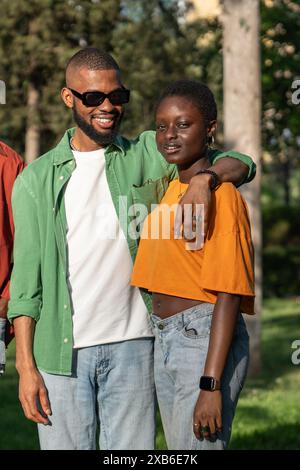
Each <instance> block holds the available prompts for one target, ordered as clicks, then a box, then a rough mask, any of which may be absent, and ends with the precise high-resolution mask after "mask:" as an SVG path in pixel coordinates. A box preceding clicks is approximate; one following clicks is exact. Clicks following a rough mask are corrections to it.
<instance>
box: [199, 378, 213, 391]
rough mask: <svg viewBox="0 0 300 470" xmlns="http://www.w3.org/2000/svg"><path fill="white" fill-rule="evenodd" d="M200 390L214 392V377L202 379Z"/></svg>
mask: <svg viewBox="0 0 300 470" xmlns="http://www.w3.org/2000/svg"><path fill="white" fill-rule="evenodd" d="M200 388H201V389H202V390H213V388H214V379H213V377H201V380H200Z"/></svg>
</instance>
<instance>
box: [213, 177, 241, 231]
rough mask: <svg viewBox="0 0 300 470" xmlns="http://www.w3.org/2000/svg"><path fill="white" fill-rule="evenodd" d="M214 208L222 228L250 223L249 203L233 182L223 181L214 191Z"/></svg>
mask: <svg viewBox="0 0 300 470" xmlns="http://www.w3.org/2000/svg"><path fill="white" fill-rule="evenodd" d="M212 208H213V212H215V214H214V215H215V218H216V220H218V221H219V224H220V225H221V226H222V228H224V226H225V227H227V228H229V227H230V226H235V227H237V226H240V225H241V224H242V225H244V223H246V224H249V214H248V208H247V204H246V202H245V200H244V198H243V196H242V194H241V193H240V191H239V190H238V189H237V188H236V187H235V186H234V185H233V184H232V183H222V184H220V186H218V188H217V189H216V190H215V191H214V193H213V197H212ZM219 224H218V225H219Z"/></svg>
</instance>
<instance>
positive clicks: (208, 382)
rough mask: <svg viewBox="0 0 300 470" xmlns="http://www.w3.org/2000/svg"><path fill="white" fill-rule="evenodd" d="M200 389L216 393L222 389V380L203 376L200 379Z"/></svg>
mask: <svg viewBox="0 0 300 470" xmlns="http://www.w3.org/2000/svg"><path fill="white" fill-rule="evenodd" d="M199 387H200V389H201V390H207V391H209V392H214V391H215V390H220V389H221V384H220V380H217V379H215V378H214V377H209V376H207V375H202V377H201V378H200V384H199Z"/></svg>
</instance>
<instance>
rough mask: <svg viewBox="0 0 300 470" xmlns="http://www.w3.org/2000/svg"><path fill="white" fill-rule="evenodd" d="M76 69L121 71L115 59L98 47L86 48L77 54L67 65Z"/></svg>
mask: <svg viewBox="0 0 300 470" xmlns="http://www.w3.org/2000/svg"><path fill="white" fill-rule="evenodd" d="M69 67H72V68H73V67H74V68H83V67H85V68H87V69H89V70H111V69H113V70H120V67H119V66H118V64H117V62H116V61H115V59H114V58H113V57H112V56H111V55H110V54H108V53H107V52H105V51H102V50H101V49H98V48H96V47H86V48H84V49H81V50H80V51H78V52H76V54H74V55H73V56H72V57H71V59H70V60H69V62H68V64H67V69H68V68H69Z"/></svg>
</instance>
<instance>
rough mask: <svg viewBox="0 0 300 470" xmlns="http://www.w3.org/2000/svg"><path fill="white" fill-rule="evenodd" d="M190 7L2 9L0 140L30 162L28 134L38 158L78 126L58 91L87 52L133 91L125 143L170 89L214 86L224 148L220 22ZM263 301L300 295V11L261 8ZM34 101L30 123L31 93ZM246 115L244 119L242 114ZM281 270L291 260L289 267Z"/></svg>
mask: <svg viewBox="0 0 300 470" xmlns="http://www.w3.org/2000/svg"><path fill="white" fill-rule="evenodd" d="M192 3H193V2H189V1H176V0H140V1H139V2H136V1H133V0H30V1H29V0H23V1H20V0H1V9H2V11H3V12H5V15H1V17H0V78H1V79H2V80H4V81H5V82H6V86H7V105H6V106H1V107H0V122H1V129H0V136H1V139H3V140H5V141H6V142H7V143H9V144H10V145H11V146H12V147H14V148H15V149H16V150H17V151H19V152H20V153H21V155H25V153H26V148H25V142H26V133H27V132H28V129H29V127H30V126H31V125H32V124H37V126H38V132H37V133H36V137H35V138H36V139H38V140H39V142H38V147H37V148H39V149H40V152H39V153H40V154H42V153H44V152H46V151H47V150H48V149H49V148H51V147H52V146H53V145H54V144H55V143H56V142H57V141H58V140H59V139H60V137H61V135H62V134H63V132H64V130H65V129H66V128H67V127H70V126H71V125H72V121H71V114H70V113H69V112H68V111H67V110H66V109H65V108H64V106H63V104H62V101H61V98H60V89H61V87H62V86H63V84H64V69H65V65H66V61H67V60H68V59H69V58H70V57H71V56H72V55H73V54H74V53H75V52H76V51H77V50H78V49H79V48H81V47H84V46H96V47H99V48H104V49H105V50H107V51H109V52H110V53H112V54H113V56H114V57H115V58H116V59H117V61H118V62H119V64H120V67H121V70H122V72H123V80H124V83H125V84H126V86H127V87H129V88H130V89H131V90H132V94H131V102H130V105H129V106H128V108H127V110H126V115H125V119H124V123H123V129H122V130H123V133H124V134H125V135H126V136H128V137H135V136H136V135H137V134H138V133H140V132H141V131H143V130H144V129H147V128H151V127H152V128H153V109H154V104H155V102H156V100H157V98H158V96H159V93H160V91H161V90H162V89H163V88H164V86H165V85H166V84H167V83H169V82H170V81H172V80H175V79H178V78H182V77H190V78H197V79H199V80H202V81H203V82H205V83H207V84H209V86H210V87H211V88H212V90H213V91H214V93H215V95H216V98H217V101H218V105H219V116H220V126H219V134H218V143H217V144H218V146H219V147H222V125H221V122H222V97H223V90H222V29H221V25H220V23H219V21H218V18H217V17H208V18H199V17H197V16H193V19H192V20H190V19H188V18H189V11H190V10H192V8H193V5H192ZM261 47H262V62H261V68H262V99H263V103H262V109H263V113H262V136H263V192H262V208H263V217H264V219H263V224H264V256H263V261H264V295H265V296H272V295H277V296H278V295H279V296H290V295H299V285H300V284H299V274H296V273H297V272H298V271H299V270H298V269H296V268H297V265H299V264H298V263H299V257H300V242H299V236H297V233H299V225H300V222H299V217H300V216H299V206H300V164H299V158H298V156H299V152H300V126H299V123H300V114H299V113H300V106H295V104H293V103H292V88H291V87H292V83H293V81H294V80H296V79H299V78H300V2H299V1H290V0H263V1H262V2H261ZM32 90H35V91H36V96H37V99H36V103H35V106H34V109H33V113H32V112H31V113H29V111H28V110H29V108H28V103H29V101H30V92H32ZM241 112H243V110H242V109H241ZM283 260H286V262H285V263H283Z"/></svg>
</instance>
